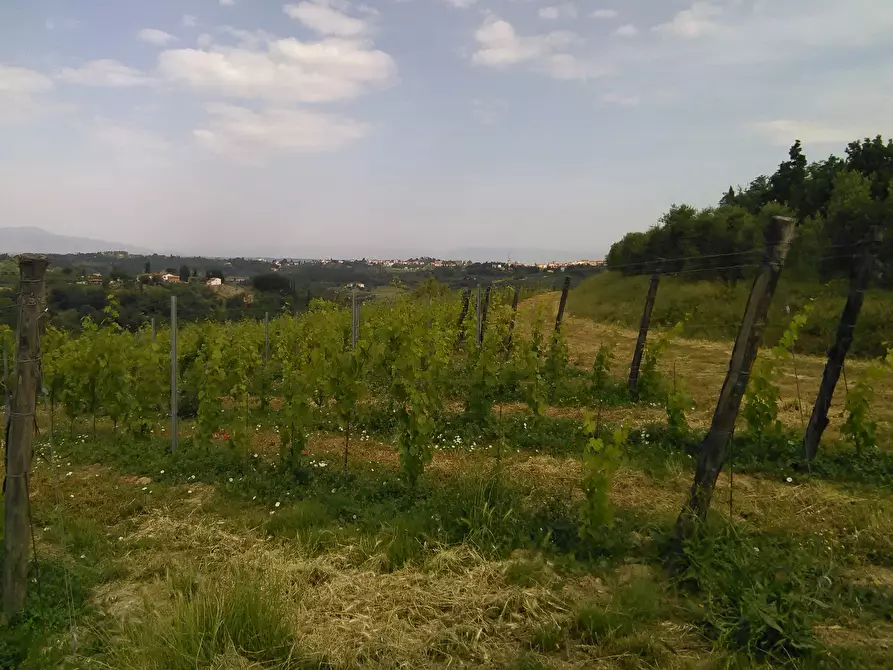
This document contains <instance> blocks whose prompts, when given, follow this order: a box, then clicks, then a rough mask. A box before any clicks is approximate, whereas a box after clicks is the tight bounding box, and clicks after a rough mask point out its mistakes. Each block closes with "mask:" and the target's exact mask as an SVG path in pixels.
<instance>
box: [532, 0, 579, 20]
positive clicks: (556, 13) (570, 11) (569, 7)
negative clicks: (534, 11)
mask: <svg viewBox="0 0 893 670" xmlns="http://www.w3.org/2000/svg"><path fill="white" fill-rule="evenodd" d="M539 17H540V18H541V19H546V20H552V21H554V20H557V19H575V18H577V7H576V5H573V4H571V3H567V4H564V5H552V6H551V7H542V8H540V10H539Z"/></svg>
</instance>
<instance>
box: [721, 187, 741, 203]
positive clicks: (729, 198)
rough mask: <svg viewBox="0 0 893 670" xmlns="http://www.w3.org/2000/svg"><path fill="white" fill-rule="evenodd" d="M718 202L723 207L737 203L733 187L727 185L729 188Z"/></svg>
mask: <svg viewBox="0 0 893 670" xmlns="http://www.w3.org/2000/svg"><path fill="white" fill-rule="evenodd" d="M719 204H720V205H721V206H723V207H727V206H730V205H737V204H738V203H737V196H736V195H735V189H734V188H732V187H731V186H729V190H728V191H727V192H726V194H725V195H724V196H723V197H722V198H721V199H720V201H719Z"/></svg>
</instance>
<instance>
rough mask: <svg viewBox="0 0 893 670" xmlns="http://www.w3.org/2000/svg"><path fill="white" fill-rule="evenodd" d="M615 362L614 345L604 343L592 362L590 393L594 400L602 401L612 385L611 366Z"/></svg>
mask: <svg viewBox="0 0 893 670" xmlns="http://www.w3.org/2000/svg"><path fill="white" fill-rule="evenodd" d="M613 362H614V343H613V342H602V343H601V344H600V345H599V347H598V351H596V352H595V360H594V361H593V362H592V382H591V384H590V387H589V388H590V392H591V393H592V397H593V398H599V399H601V398H602V397H603V396H604V395H605V393H606V391H607V390H608V387H609V385H610V383H611V364H612V363H613Z"/></svg>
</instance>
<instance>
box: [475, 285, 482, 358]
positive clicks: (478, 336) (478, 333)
mask: <svg viewBox="0 0 893 670" xmlns="http://www.w3.org/2000/svg"><path fill="white" fill-rule="evenodd" d="M482 307H483V304H482V303H481V285H480V284H478V290H477V317H478V318H477V330H476V331H475V336H474V339H475V341H476V342H477V345H478V347H480V346H481V342H482V341H483V338H482V337H481V335H482V334H483V332H484V331H483V330H481V308H482Z"/></svg>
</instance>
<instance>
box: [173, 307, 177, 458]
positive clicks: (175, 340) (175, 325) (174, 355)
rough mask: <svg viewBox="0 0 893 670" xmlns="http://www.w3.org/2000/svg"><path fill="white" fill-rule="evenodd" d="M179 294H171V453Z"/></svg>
mask: <svg viewBox="0 0 893 670" xmlns="http://www.w3.org/2000/svg"><path fill="white" fill-rule="evenodd" d="M177 393H178V391H177V296H175V295H172V296H171V453H173V452H174V451H176V450H177V429H178V427H177V401H178V397H177Z"/></svg>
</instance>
